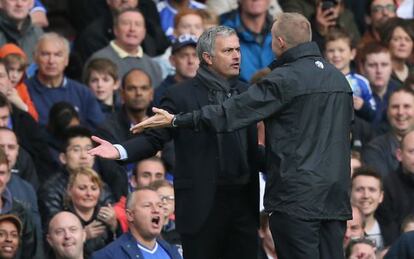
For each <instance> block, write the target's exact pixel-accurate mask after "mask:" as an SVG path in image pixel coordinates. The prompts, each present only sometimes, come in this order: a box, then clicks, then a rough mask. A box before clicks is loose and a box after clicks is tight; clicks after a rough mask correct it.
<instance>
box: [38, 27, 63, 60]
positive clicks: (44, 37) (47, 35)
mask: <svg viewBox="0 0 414 259" xmlns="http://www.w3.org/2000/svg"><path fill="white" fill-rule="evenodd" d="M46 40H55V41H60V42H61V44H62V46H63V48H64V51H65V53H66V54H67V55H68V57H69V52H70V45H69V41H68V40H67V39H66V38H65V37H63V36H62V35H59V34H57V33H56V32H47V33H45V34H43V35H42V36H40V37H39V39H38V40H37V42H36V45H35V48H34V56H35V57H36V56H37V55H38V54H39V53H38V52H39V48H40V45H41V44H42V43H43V42H44V41H46Z"/></svg>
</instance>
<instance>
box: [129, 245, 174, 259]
mask: <svg viewBox="0 0 414 259" xmlns="http://www.w3.org/2000/svg"><path fill="white" fill-rule="evenodd" d="M137 245H138V248H139V249H140V250H141V252H142V255H143V256H144V258H145V259H170V258H171V257H170V256H169V255H168V253H167V251H165V250H164V248H162V246H160V245H159V244H158V242H156V243H155V246H154V248H153V249H152V250H151V249H148V248H147V247H145V246H143V245H141V244H139V243H138V244H137Z"/></svg>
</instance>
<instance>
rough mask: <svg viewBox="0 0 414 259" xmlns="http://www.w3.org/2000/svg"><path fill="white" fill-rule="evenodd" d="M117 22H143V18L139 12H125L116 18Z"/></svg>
mask: <svg viewBox="0 0 414 259" xmlns="http://www.w3.org/2000/svg"><path fill="white" fill-rule="evenodd" d="M118 20H119V21H144V16H143V15H142V14H141V13H140V12H135V11H126V12H124V13H122V14H121V15H120V16H119V17H118Z"/></svg>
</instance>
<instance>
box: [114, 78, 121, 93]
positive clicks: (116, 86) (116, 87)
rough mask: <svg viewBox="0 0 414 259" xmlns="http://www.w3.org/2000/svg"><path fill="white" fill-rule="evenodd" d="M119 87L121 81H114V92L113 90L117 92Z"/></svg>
mask: <svg viewBox="0 0 414 259" xmlns="http://www.w3.org/2000/svg"><path fill="white" fill-rule="evenodd" d="M119 87H121V81H120V80H119V79H118V80H116V81H115V84H114V91H115V90H118V89H119Z"/></svg>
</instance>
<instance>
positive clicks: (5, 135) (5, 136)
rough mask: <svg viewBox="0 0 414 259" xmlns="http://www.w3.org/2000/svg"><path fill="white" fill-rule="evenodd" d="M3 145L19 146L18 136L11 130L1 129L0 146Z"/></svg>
mask: <svg viewBox="0 0 414 259" xmlns="http://www.w3.org/2000/svg"><path fill="white" fill-rule="evenodd" d="M1 143H14V144H17V139H16V134H14V132H13V131H11V130H6V129H0V144H1Z"/></svg>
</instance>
